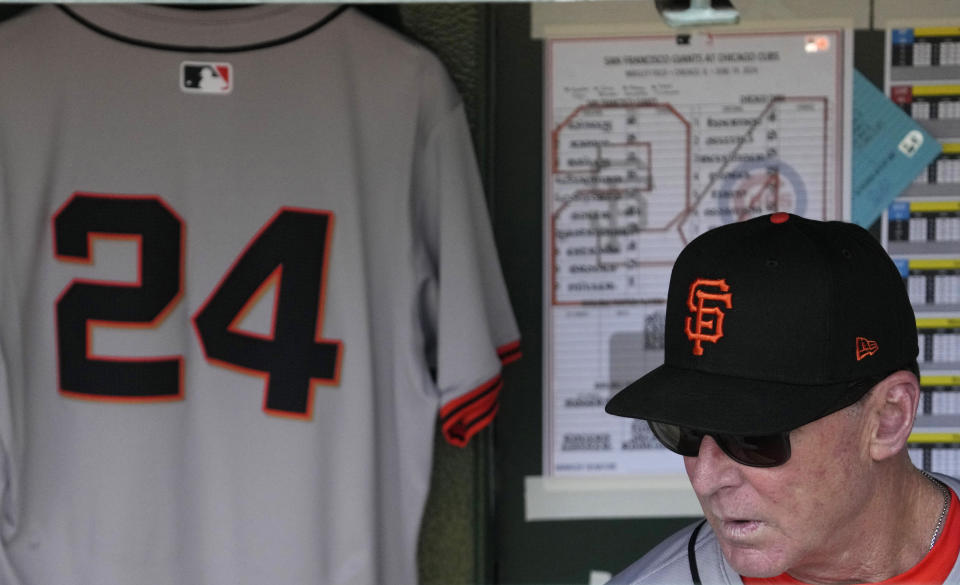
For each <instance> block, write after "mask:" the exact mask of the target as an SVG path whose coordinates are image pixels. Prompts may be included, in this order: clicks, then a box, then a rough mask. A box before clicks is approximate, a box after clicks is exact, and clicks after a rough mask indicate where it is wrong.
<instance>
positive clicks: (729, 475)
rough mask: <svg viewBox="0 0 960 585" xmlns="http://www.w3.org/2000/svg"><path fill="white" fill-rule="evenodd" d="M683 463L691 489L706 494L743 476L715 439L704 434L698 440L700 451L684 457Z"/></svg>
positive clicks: (734, 484) (737, 481) (735, 463)
mask: <svg viewBox="0 0 960 585" xmlns="http://www.w3.org/2000/svg"><path fill="white" fill-rule="evenodd" d="M683 464H684V466H685V467H686V469H687V476H688V477H689V478H690V484H691V485H692V486H693V491H695V492H696V493H697V495H700V496H707V495H710V494H713V493H714V492H716V491H718V490H720V489H722V488H725V487H734V486H737V485H739V484H740V483H741V481H742V480H743V476H742V474H741V473H740V465H739V464H738V463H737V462H736V461H734V460H733V459H730V457H729V456H728V455H727V454H726V453H724V452H723V450H722V449H721V448H720V446H719V445H717V441H716V440H715V439H714V438H713V437H711V436H710V435H705V436H704V437H703V440H701V441H700V451H699V453H698V454H697V456H696V457H684V458H683Z"/></svg>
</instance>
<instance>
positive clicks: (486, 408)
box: [440, 376, 503, 447]
mask: <svg viewBox="0 0 960 585" xmlns="http://www.w3.org/2000/svg"><path fill="white" fill-rule="evenodd" d="M492 382H494V385H493V386H489V385H488V384H485V385H483V386H481V387H480V388H479V389H478V390H479V391H480V392H479V394H478V393H477V391H474V392H472V393H471V394H469V395H468V396H467V397H470V396H472V397H473V398H474V400H472V401H470V402H467V403H462V404H460V406H459V407H458V408H455V409H453V410H449V411H447V413H446V414H445V415H444V414H441V417H442V418H441V423H440V425H441V426H440V428H441V429H442V430H443V435H444V437H446V439H447V442H449V443H450V444H451V445H456V446H457V447H463V446H465V445H466V444H467V442H468V441H469V439H470V437H472V436H473V435H475V434H476V433H477V432H478V431H480V429H482V428H483V427H484V426H486V424H488V423H489V422H490V421H491V420H493V415H494V414H495V413H496V411H497V409H498V408H499V406H500V402H499V398H500V389H501V388H503V381H502V380H500V377H499V376H498V377H497V378H495V379H494V380H492ZM467 397H464V398H467ZM461 401H462V399H461ZM461 401H458V402H461Z"/></svg>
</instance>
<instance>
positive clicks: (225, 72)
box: [180, 61, 233, 95]
mask: <svg viewBox="0 0 960 585" xmlns="http://www.w3.org/2000/svg"><path fill="white" fill-rule="evenodd" d="M180 89H182V90H183V91H185V92H187V93H205V94H220V95H224V94H228V93H230V92H231V91H232V90H233V66H232V65H230V64H229V63H200V62H192V61H184V62H183V63H181V64H180Z"/></svg>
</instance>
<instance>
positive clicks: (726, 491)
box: [684, 406, 869, 577]
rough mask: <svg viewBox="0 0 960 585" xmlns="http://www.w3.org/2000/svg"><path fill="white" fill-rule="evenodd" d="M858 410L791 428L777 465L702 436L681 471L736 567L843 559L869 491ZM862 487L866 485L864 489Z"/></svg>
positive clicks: (805, 569)
mask: <svg viewBox="0 0 960 585" xmlns="http://www.w3.org/2000/svg"><path fill="white" fill-rule="evenodd" d="M861 413H862V410H861V409H860V408H859V407H857V406H854V407H850V408H848V409H844V410H841V411H838V412H835V413H833V414H831V415H829V416H826V417H824V418H821V419H819V420H816V421H814V422H812V423H809V424H807V425H804V426H802V427H800V428H799V429H796V430H794V431H793V432H791V433H790V443H791V448H792V455H791V457H790V459H789V461H787V462H786V463H785V464H783V465H781V466H779V467H771V468H763V469H761V468H756V467H746V466H744V465H740V464H739V463H736V462H735V461H733V460H732V459H730V458H729V457H727V455H726V454H724V453H723V451H721V450H720V448H719V447H718V446H717V444H716V442H715V441H714V440H713V438H712V437H709V436H706V437H704V439H703V442H702V443H701V445H700V454H699V455H698V456H697V457H684V465H685V466H686V470H687V475H688V476H689V477H690V482H691V484H692V485H693V489H694V491H695V492H696V493H697V498H698V499H699V500H700V505H701V506H702V507H703V511H704V513H705V514H706V516H707V519H708V520H709V522H710V525H711V526H712V527H713V530H714V532H715V533H716V535H717V539H718V540H719V543H720V547H721V549H722V550H723V554H724V556H726V558H727V560H728V561H729V562H730V564H731V565H732V566H733V568H734V569H736V570H737V571H738V572H739V573H740V574H742V575H745V576H750V577H771V576H775V575H779V574H781V573H783V572H785V571H789V572H790V573H791V574H793V575H794V576H797V575H803V574H818V573H821V572H823V571H829V567H830V566H832V565H836V564H837V563H838V562H839V563H840V564H843V559H839V558H838V556H839V555H842V554H843V552H842V551H844V550H849V542H851V541H850V540H849V539H851V538H852V539H858V538H860V539H862V538H863V535H862V534H857V533H856V532H857V530H856V529H855V528H853V525H854V523H853V520H854V519H855V518H856V517H857V515H858V513H859V512H860V511H861V510H862V509H863V506H864V501H865V500H866V498H864V494H865V493H869V485H865V484H868V483H869V478H868V477H867V476H866V466H867V462H868V461H869V452H868V450H867V441H866V439H865V436H866V435H865V430H864V425H863V421H862V420H861V419H862V416H861ZM864 490H866V491H864Z"/></svg>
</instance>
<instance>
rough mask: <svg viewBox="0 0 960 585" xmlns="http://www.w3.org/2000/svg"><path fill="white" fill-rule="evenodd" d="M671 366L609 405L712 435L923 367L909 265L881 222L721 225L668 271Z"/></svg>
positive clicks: (843, 401)
mask: <svg viewBox="0 0 960 585" xmlns="http://www.w3.org/2000/svg"><path fill="white" fill-rule="evenodd" d="M664 344H665V357H664V364H663V365H662V366H660V367H658V368H656V369H654V370H652V371H651V372H649V373H648V374H646V375H645V376H643V377H642V378H640V379H639V380H637V381H635V382H634V383H632V384H630V385H629V386H627V387H626V388H624V389H623V390H621V391H620V392H619V393H617V394H616V395H615V396H614V397H613V398H611V399H610V401H609V402H608V403H607V406H606V411H607V412H608V413H610V414H615V415H619V416H625V417H632V418H641V419H647V420H652V421H658V422H664V423H671V424H677V425H681V426H685V427H690V428H694V429H699V430H702V431H705V432H713V433H729V434H738V435H745V434H746V435H763V434H773V433H779V432H784V431H789V430H792V429H795V428H797V427H799V426H802V425H804V424H806V423H808V422H811V421H813V420H816V419H818V418H820V417H823V416H826V415H828V414H830V413H831V412H834V411H837V410H840V409H841V408H844V407H846V406H849V405H851V404H853V403H854V402H856V401H857V400H858V399H859V398H860V397H861V396H862V395H863V394H865V393H866V391H868V390H869V389H870V386H869V385H867V386H864V384H862V383H860V382H862V381H863V380H864V379H868V378H876V377H881V376H885V375H887V374H890V373H892V372H893V371H896V370H897V369H900V368H904V369H906V366H907V365H908V364H911V363H914V362H915V360H916V357H917V353H918V348H917V326H916V318H915V316H914V313H913V308H912V307H911V306H910V300H909V298H908V296H907V291H906V287H905V286H904V283H903V278H902V277H901V275H900V273H899V271H898V270H897V268H896V267H895V266H894V264H893V262H892V261H891V260H890V257H889V256H888V255H887V253H886V251H884V249H883V247H882V246H880V244H879V242H878V241H877V240H876V238H874V237H873V236H872V235H871V234H870V232H868V231H866V230H864V229H863V228H861V227H859V226H856V225H853V224H849V223H844V222H837V221H831V222H821V221H813V220H809V219H804V218H802V217H798V216H795V215H791V214H787V213H775V214H773V215H767V216H763V217H757V218H754V219H750V220H747V221H743V222H739V223H734V224H729V225H725V226H722V227H719V228H716V229H713V230H710V231H708V232H706V233H704V234H702V235H700V236H699V237H697V238H696V239H694V240H693V241H691V242H690V243H689V244H688V245H687V246H686V247H685V248H684V249H683V251H682V252H681V253H680V256H679V257H678V258H677V261H676V263H675V264H674V267H673V272H672V274H671V277H670V288H669V292H668V295H667V314H666V321H665V331H664Z"/></svg>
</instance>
